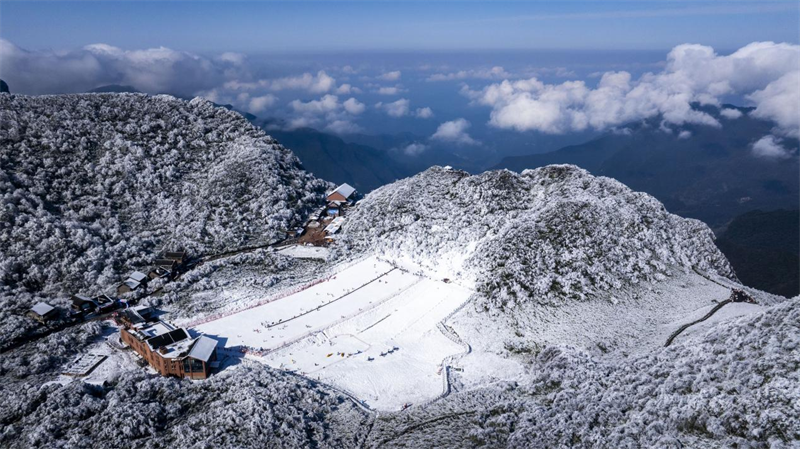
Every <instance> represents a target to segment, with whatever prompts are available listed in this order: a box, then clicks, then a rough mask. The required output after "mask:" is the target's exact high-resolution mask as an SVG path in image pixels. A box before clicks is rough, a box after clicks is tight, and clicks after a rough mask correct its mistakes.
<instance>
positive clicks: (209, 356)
mask: <svg viewBox="0 0 800 449" xmlns="http://www.w3.org/2000/svg"><path fill="white" fill-rule="evenodd" d="M117 319H118V321H119V323H120V324H121V325H122V328H121V329H120V331H119V333H120V337H121V338H122V341H123V342H125V344H127V345H128V346H130V347H131V348H132V349H133V350H134V351H136V353H138V354H139V355H141V356H142V358H143V359H144V360H145V361H147V363H148V364H149V365H150V366H152V367H153V368H154V369H155V370H156V371H158V372H159V374H161V375H162V376H173V377H184V378H189V379H206V378H208V376H209V375H210V374H211V368H212V365H216V363H215V362H216V356H217V350H216V348H217V341H216V340H214V339H213V338H209V337H206V336H200V337H197V338H191V337H190V336H189V333H188V332H187V331H186V330H185V329H183V328H180V327H175V326H173V325H172V324H170V323H168V322H166V321H161V320H152V309H148V308H138V309H128V310H125V311H123V312H122V313H120V315H119V316H118V317H117Z"/></svg>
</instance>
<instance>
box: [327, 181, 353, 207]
mask: <svg viewBox="0 0 800 449" xmlns="http://www.w3.org/2000/svg"><path fill="white" fill-rule="evenodd" d="M354 193H356V189H355V187H353V186H351V185H350V184H347V183H344V184H342V185H340V186H339V187H337V188H336V190H334V191H333V192H331V193H329V194H328V198H327V200H328V202H329V203H330V202H333V201H336V202H338V203H346V202H348V201H350V200H351V199H352V198H353V194H354Z"/></svg>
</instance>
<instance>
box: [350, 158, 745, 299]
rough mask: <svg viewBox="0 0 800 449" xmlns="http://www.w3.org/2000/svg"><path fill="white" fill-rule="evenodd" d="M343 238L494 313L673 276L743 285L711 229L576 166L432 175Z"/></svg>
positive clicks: (399, 186) (380, 199) (408, 182)
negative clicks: (693, 274) (460, 290)
mask: <svg viewBox="0 0 800 449" xmlns="http://www.w3.org/2000/svg"><path fill="white" fill-rule="evenodd" d="M344 231H345V234H346V240H345V241H346V242H347V243H349V244H350V245H353V246H354V247H357V248H363V249H367V250H372V251H375V252H376V253H378V254H384V255H386V256H387V257H390V258H395V259H397V260H400V261H402V260H406V261H409V262H411V263H413V264H414V265H417V266H419V267H421V268H422V269H424V270H430V271H432V272H435V273H438V275H439V276H441V277H445V278H456V279H459V280H460V281H462V282H465V283H467V284H472V283H474V284H475V287H476V288H477V290H478V291H479V292H480V293H482V295H483V306H484V308H485V309H487V310H488V309H492V310H494V309H502V308H505V307H513V305H514V304H516V303H528V302H535V303H539V304H560V303H563V302H564V301H565V300H578V301H582V300H587V299H590V298H591V297H592V295H594V294H596V293H598V292H601V291H607V290H610V289H619V288H621V287H623V286H626V285H633V284H637V283H639V282H643V281H651V280H657V279H660V278H663V277H664V275H665V273H666V272H667V271H668V269H669V268H670V267H675V266H677V267H680V268H681V269H684V270H691V269H692V268H697V269H700V270H703V271H707V272H711V273H715V274H719V275H722V276H725V277H729V278H731V279H735V275H734V274H733V271H732V270H731V268H730V265H729V264H728V262H727V260H726V259H725V257H724V256H723V255H722V254H721V253H720V251H719V250H718V249H717V248H716V246H714V236H713V233H712V232H711V230H710V229H709V228H708V227H707V226H706V225H704V224H703V223H701V222H700V221H697V220H691V219H684V218H680V217H678V216H676V215H672V214H670V213H669V212H667V211H666V210H665V209H664V206H663V205H662V204H661V203H659V202H658V201H657V200H655V199H654V198H652V197H651V196H649V195H647V194H644V193H638V192H633V191H631V190H630V189H628V188H627V187H626V186H624V185H623V184H621V183H619V182H617V181H614V180H612V179H609V178H602V177H594V176H592V175H590V174H589V173H588V172H587V171H585V170H582V169H580V168H578V167H575V166H570V165H552V166H548V167H543V168H540V169H536V170H527V171H524V172H523V173H522V174H516V173H513V172H510V171H507V170H500V171H492V172H485V173H482V174H479V175H474V176H470V175H469V174H468V173H466V172H463V171H459V170H453V169H450V168H441V167H434V168H431V169H429V170H427V171H425V172H423V173H420V174H419V175H417V176H414V177H412V178H408V179H404V180H401V181H398V182H395V183H393V184H390V185H387V186H384V187H382V188H380V189H377V190H376V191H374V192H373V193H371V194H370V195H368V196H367V197H366V198H365V199H364V200H363V201H361V202H360V203H359V205H358V208H357V210H356V212H355V213H354V214H353V215H352V216H351V217H349V218H348V221H347V224H346V225H345V226H344Z"/></svg>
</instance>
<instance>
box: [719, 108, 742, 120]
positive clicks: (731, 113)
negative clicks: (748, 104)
mask: <svg viewBox="0 0 800 449" xmlns="http://www.w3.org/2000/svg"><path fill="white" fill-rule="evenodd" d="M719 115H721V116H723V117H725V118H726V119H729V120H736V119H737V118H739V117H741V116H742V111H740V110H738V109H732V108H725V109H722V110H721V111H719Z"/></svg>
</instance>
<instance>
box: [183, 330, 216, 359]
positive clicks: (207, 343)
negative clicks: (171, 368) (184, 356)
mask: <svg viewBox="0 0 800 449" xmlns="http://www.w3.org/2000/svg"><path fill="white" fill-rule="evenodd" d="M216 347H217V340H214V339H213V338H208V337H206V336H205V335H201V336H200V337H199V338H198V339H197V340H196V341H195V342H194V346H192V349H191V350H190V351H189V357H191V358H193V359H197V360H202V361H204V362H208V359H210V358H211V354H213V353H214V349H216Z"/></svg>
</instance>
